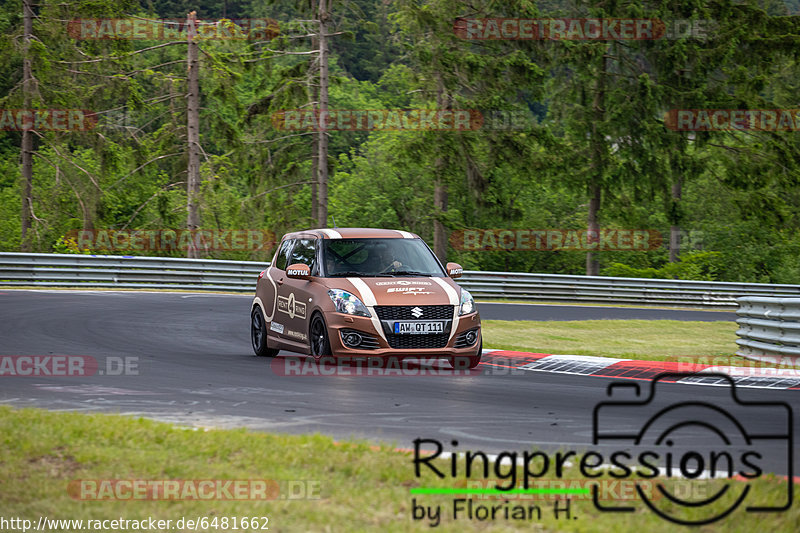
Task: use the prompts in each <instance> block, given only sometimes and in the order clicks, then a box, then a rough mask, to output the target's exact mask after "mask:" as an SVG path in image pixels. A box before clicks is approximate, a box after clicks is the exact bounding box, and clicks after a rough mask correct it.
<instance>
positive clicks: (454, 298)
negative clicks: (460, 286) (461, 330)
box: [429, 278, 460, 343]
mask: <svg viewBox="0 0 800 533" xmlns="http://www.w3.org/2000/svg"><path fill="white" fill-rule="evenodd" d="M429 279H431V280H433V281H435V282H436V283H437V284H438V285H439V286H440V287H441V288H443V289H444V292H446V293H447V296H448V298H450V305H452V306H454V307H453V327H452V328H450V337H449V338H448V339H447V342H448V343H449V342H450V340H451V339H452V338H453V335H455V334H456V329H457V328H458V304H459V303H460V299H459V295H458V293H457V292H456V290H455V289H454V288H453V287H451V286H450V285H449V284H448V283H447V282H446V281H443V280H442V278H429Z"/></svg>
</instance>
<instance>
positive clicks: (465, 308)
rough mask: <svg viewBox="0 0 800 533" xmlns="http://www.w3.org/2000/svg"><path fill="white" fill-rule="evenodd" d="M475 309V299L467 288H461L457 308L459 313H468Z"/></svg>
mask: <svg viewBox="0 0 800 533" xmlns="http://www.w3.org/2000/svg"><path fill="white" fill-rule="evenodd" d="M473 311H475V300H474V299H473V298H472V295H471V294H470V293H469V291H468V290H467V289H461V305H460V307H459V308H458V314H459V315H468V314H470V313H471V312H473Z"/></svg>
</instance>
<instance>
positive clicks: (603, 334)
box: [482, 320, 745, 364]
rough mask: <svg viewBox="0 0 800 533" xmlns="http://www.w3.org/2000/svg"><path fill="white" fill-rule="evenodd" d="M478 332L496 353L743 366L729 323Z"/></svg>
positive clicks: (516, 325)
mask: <svg viewBox="0 0 800 533" xmlns="http://www.w3.org/2000/svg"><path fill="white" fill-rule="evenodd" d="M482 326H483V338H484V342H483V344H484V346H485V347H486V348H492V349H496V350H516V351H523V352H537V353H552V354H570V355H595V356H599V357H620V358H626V359H642V360H649V361H662V360H681V361H690V360H692V359H693V358H695V357H698V356H699V357H705V358H711V357H716V358H718V359H717V363H718V364H736V363H734V362H733V361H739V362H743V361H745V360H744V359H743V358H740V357H736V356H735V355H733V354H734V352H735V351H736V342H735V341H736V328H737V326H736V323H735V322H729V321H724V322H723V321H720V322H690V321H682V320H576V321H541V322H539V321H529V320H519V321H516V320H515V321H504V320H483V321H482ZM708 360H709V359H706V360H702V359H701V360H698V362H705V361H708ZM722 361H728V362H727V363H724V362H722Z"/></svg>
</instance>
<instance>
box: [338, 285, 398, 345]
mask: <svg viewBox="0 0 800 533" xmlns="http://www.w3.org/2000/svg"><path fill="white" fill-rule="evenodd" d="M346 279H347V281H349V282H350V283H352V284H353V286H354V287H355V288H356V289H357V290H358V292H359V293H360V294H361V301H362V302H363V303H364V305H366V306H367V309H368V310H369V314H370V315H371V320H372V326H373V327H374V328H375V330H376V331H377V332H378V335H380V336H381V338H382V339H383V340H385V341H386V342H387V343H388V342H389V341H388V340H386V335H384V334H383V326H381V321H380V320H378V313H376V312H375V306H376V305H378V300H377V299H376V298H375V294H374V293H373V292H372V289H370V288H369V285H367V284H366V283H364V280H362V279H360V278H346Z"/></svg>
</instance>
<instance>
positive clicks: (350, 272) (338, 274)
mask: <svg viewBox="0 0 800 533" xmlns="http://www.w3.org/2000/svg"><path fill="white" fill-rule="evenodd" d="M363 275H364V273H363V272H356V271H355V270H345V271H344V272H334V273H333V274H328V276H329V277H331V278H345V277H349V276H363Z"/></svg>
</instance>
